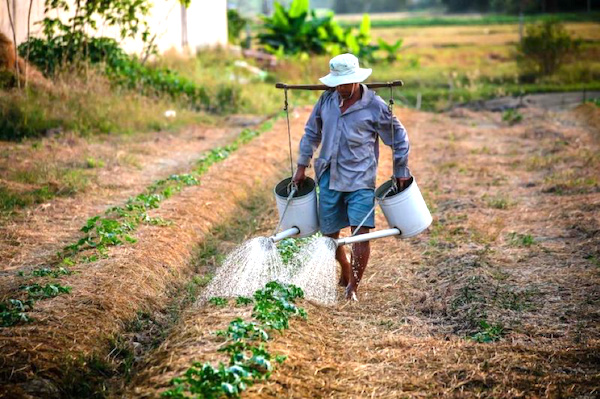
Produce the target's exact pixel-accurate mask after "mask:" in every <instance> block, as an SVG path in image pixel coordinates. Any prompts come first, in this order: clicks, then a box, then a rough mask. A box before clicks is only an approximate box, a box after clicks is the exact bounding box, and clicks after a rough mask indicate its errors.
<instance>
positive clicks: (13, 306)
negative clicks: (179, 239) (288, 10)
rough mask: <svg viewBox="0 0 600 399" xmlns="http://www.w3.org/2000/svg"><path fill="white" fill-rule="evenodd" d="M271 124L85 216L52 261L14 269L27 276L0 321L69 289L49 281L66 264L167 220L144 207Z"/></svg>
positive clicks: (91, 257) (22, 315) (5, 323)
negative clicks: (78, 233) (191, 167)
mask: <svg viewBox="0 0 600 399" xmlns="http://www.w3.org/2000/svg"><path fill="white" fill-rule="evenodd" d="M271 126H272V122H271V121H268V122H266V123H264V124H263V125H261V126H260V127H259V128H258V129H257V130H250V129H244V130H243V131H242V132H241V133H240V134H239V136H238V137H237V138H236V139H235V140H234V141H233V142H232V143H231V144H228V145H226V146H223V147H217V148H214V149H212V150H210V151H208V152H207V153H206V154H204V156H202V157H201V158H200V159H199V160H198V161H197V163H196V165H195V168H194V170H192V171H191V172H190V173H185V174H179V175H171V176H169V177H168V178H166V179H160V180H158V181H156V182H154V183H153V184H151V185H150V186H148V187H147V188H146V190H145V191H144V192H143V193H141V194H138V195H136V196H134V197H130V198H129V199H128V200H127V201H126V202H125V204H124V205H122V206H114V207H111V208H109V209H108V210H106V212H105V213H104V214H102V215H96V216H94V217H91V218H89V219H88V220H87V221H86V223H85V224H84V225H83V226H82V227H81V229H80V231H81V232H82V233H83V236H82V237H81V238H80V239H78V240H77V241H76V242H74V243H71V244H69V245H67V246H66V247H65V248H64V249H63V250H62V251H61V252H59V253H58V254H57V255H58V261H56V262H54V264H53V265H52V266H49V267H43V268H40V269H35V270H33V271H32V272H31V273H28V274H25V273H19V275H20V276H21V277H26V278H28V281H27V283H26V284H23V285H21V286H20V287H19V293H20V294H19V295H17V296H15V297H12V298H7V299H5V300H3V301H1V302H0V326H2V327H9V326H13V325H15V324H18V323H20V322H31V321H32V320H33V319H32V318H31V317H30V316H29V315H28V313H29V312H30V311H31V310H32V309H33V306H34V303H35V302H36V301H39V300H42V299H46V298H52V297H54V296H57V295H61V294H65V293H70V292H71V287H68V286H62V285H60V284H59V283H57V282H55V281H54V280H55V279H58V278H60V277H62V276H65V275H70V274H72V271H71V270H70V269H69V267H71V266H74V265H76V264H77V263H90V262H95V261H97V260H98V259H100V258H106V257H108V248H109V247H112V246H117V245H122V244H124V243H131V244H133V243H135V242H136V239H135V238H134V237H133V236H132V234H133V233H134V232H135V230H136V229H137V228H138V226H139V225H141V224H150V225H168V224H170V222H169V221H166V220H163V219H162V218H160V217H151V216H150V214H149V212H150V211H151V210H153V209H157V208H159V207H160V204H161V202H162V201H164V200H165V199H167V198H170V197H171V196H173V195H174V194H176V193H178V192H180V191H181V190H182V189H183V188H184V187H186V186H194V185H198V184H200V180H199V179H200V177H201V176H202V175H203V174H204V173H206V172H207V171H208V169H209V168H210V167H211V166H212V165H214V164H216V163H218V162H221V161H223V160H225V159H227V158H228V157H229V155H230V154H232V153H233V152H235V151H237V150H238V149H239V148H240V147H241V146H242V145H244V144H247V143H248V142H250V141H251V140H252V139H254V138H255V137H257V136H259V135H260V134H262V133H264V132H265V131H267V130H269V129H270V128H271ZM40 278H42V279H45V280H47V279H51V280H52V281H51V282H49V283H47V284H46V285H45V286H40V285H39V283H37V282H36V281H35V280H36V279H40ZM38 286H40V287H45V288H44V289H43V291H44V292H47V294H44V295H39V294H38V291H36V290H37V288H36V290H33V291H32V289H30V288H28V287H38Z"/></svg>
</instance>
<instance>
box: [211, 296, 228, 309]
mask: <svg viewBox="0 0 600 399" xmlns="http://www.w3.org/2000/svg"><path fill="white" fill-rule="evenodd" d="M208 302H210V303H212V304H213V305H215V306H221V307H224V306H227V304H228V302H227V298H221V297H218V296H215V297H212V298H210V299H209V300H208Z"/></svg>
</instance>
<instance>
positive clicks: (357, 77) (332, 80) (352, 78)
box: [319, 68, 373, 87]
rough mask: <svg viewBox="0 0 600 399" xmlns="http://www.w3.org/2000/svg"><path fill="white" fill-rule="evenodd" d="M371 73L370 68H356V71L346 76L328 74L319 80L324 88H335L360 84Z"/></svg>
mask: <svg viewBox="0 0 600 399" xmlns="http://www.w3.org/2000/svg"><path fill="white" fill-rule="evenodd" d="M372 72H373V70H372V69H371V68H358V69H357V70H356V71H354V72H352V73H350V74H348V75H332V74H331V73H330V74H329V75H327V76H323V77H322V78H321V79H319V80H320V81H321V83H323V84H324V85H326V86H329V87H336V86H339V85H345V84H348V83H360V82H362V81H364V80H365V79H367V78H368V77H369V76H371V73H372Z"/></svg>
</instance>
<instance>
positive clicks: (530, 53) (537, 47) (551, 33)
mask: <svg viewBox="0 0 600 399" xmlns="http://www.w3.org/2000/svg"><path fill="white" fill-rule="evenodd" d="M580 46H581V40H579V39H573V38H571V36H570V35H569V32H567V30H566V29H565V27H564V25H563V24H561V23H560V22H558V21H556V20H548V21H544V22H543V23H541V24H535V25H530V26H528V27H527V33H526V34H525V36H524V37H523V39H522V40H521V42H520V43H519V44H518V45H517V62H518V64H519V68H520V69H521V73H522V74H524V75H527V74H531V73H534V74H535V75H537V76H546V75H552V74H553V73H554V72H556V71H557V70H558V69H559V68H560V66H561V65H562V64H563V63H564V61H565V60H566V58H567V57H568V56H570V55H572V54H574V53H576V52H577V51H578V50H579V47H580Z"/></svg>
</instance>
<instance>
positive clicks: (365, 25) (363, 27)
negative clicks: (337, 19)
mask: <svg viewBox="0 0 600 399" xmlns="http://www.w3.org/2000/svg"><path fill="white" fill-rule="evenodd" d="M358 32H359V34H360V35H361V36H363V37H369V38H370V37H371V17H369V14H363V18H362V21H361V22H360V28H359V30H358Z"/></svg>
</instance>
